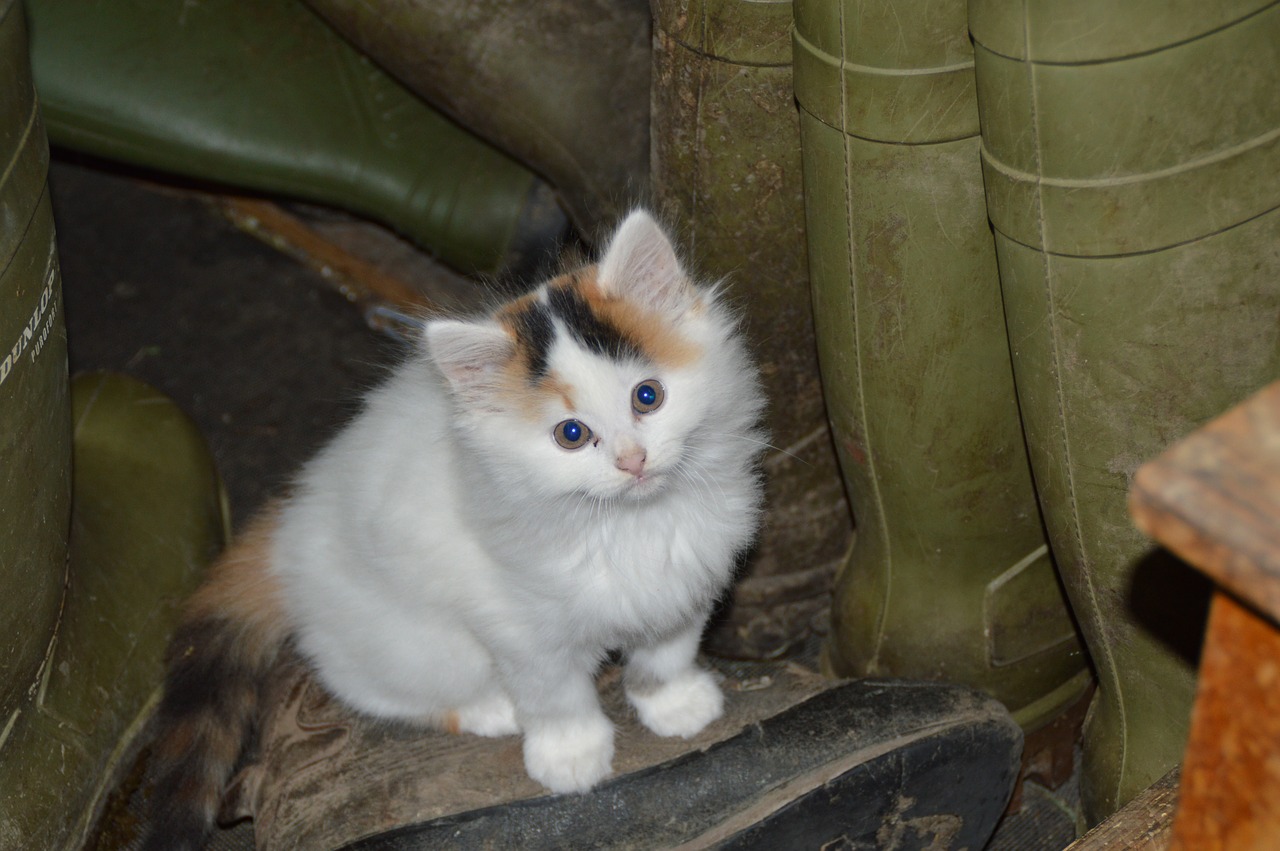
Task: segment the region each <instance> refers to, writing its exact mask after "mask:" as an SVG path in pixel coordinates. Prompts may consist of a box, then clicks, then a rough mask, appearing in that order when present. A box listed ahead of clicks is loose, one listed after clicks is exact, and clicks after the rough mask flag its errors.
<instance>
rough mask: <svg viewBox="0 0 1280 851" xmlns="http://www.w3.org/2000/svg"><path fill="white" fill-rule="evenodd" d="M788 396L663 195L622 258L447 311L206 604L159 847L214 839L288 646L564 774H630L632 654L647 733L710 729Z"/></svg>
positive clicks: (409, 715) (172, 686) (193, 620)
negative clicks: (688, 259)
mask: <svg viewBox="0 0 1280 851" xmlns="http://www.w3.org/2000/svg"><path fill="white" fill-rule="evenodd" d="M763 407H764V399H763V396H762V394H761V390H760V386H759V383H758V379H757V375H756V372H755V369H754V367H753V366H752V364H751V361H750V359H749V357H748V354H747V350H746V348H745V345H744V343H743V340H742V338H741V337H740V336H739V333H738V329H737V323H736V322H735V320H734V318H733V316H732V315H731V314H730V312H729V311H728V310H727V309H726V307H725V306H724V305H723V304H722V303H721V301H720V294H719V292H718V291H717V290H716V289H714V288H707V289H704V288H699V287H697V286H695V285H694V284H693V283H692V282H691V281H690V280H689V279H688V278H687V277H686V275H685V273H684V271H683V270H682V268H681V265H680V262H679V260H678V259H677V256H676V253H675V250H674V248H673V247H672V244H671V242H670V240H669V239H668V237H667V236H666V234H665V233H664V232H663V231H662V229H661V228H660V227H659V226H658V225H657V224H656V223H655V222H654V220H653V219H652V218H650V217H649V216H648V215H647V214H646V213H644V212H636V213H633V214H632V215H631V216H630V217H628V218H627V219H626V221H624V222H623V224H622V225H621V227H620V228H619V229H618V231H617V233H616V234H615V235H614V237H613V239H612V240H611V242H610V243H609V245H608V247H607V249H606V251H605V253H604V256H603V259H602V260H601V262H600V263H599V265H598V266H588V267H586V268H583V269H580V270H578V271H576V272H574V273H571V274H568V275H564V276H562V277H559V278H555V279H553V280H551V281H549V282H547V283H545V284H543V285H542V286H541V287H539V288H538V289H536V290H535V291H533V292H532V293H530V294H528V295H526V296H523V297H522V298H519V299H517V300H515V301H513V302H510V303H508V304H506V305H504V306H502V307H500V308H498V309H497V310H496V311H494V312H493V313H492V314H491V315H489V316H487V317H484V318H480V319H475V320H457V319H436V320H432V321H429V322H428V323H427V324H426V327H425V333H424V346H423V351H422V352H421V353H419V354H418V355H416V356H414V357H413V358H411V359H410V360H409V361H408V362H406V363H405V364H403V365H402V366H400V367H399V368H398V369H397V370H395V371H394V372H393V374H392V375H391V376H390V378H389V380H388V381H387V382H386V383H385V384H384V385H383V386H381V387H380V388H378V389H376V390H374V391H373V392H372V393H371V394H370V395H369V397H368V399H367V401H366V404H365V407H364V409H363V412H362V413H361V414H360V415H359V416H357V418H356V419H355V420H354V421H353V422H352V423H351V424H350V425H348V426H347V427H346V428H345V429H344V430H343V431H342V432H341V433H339V434H338V435H337V437H336V438H335V439H334V440H333V441H332V442H331V443H330V444H329V445H328V447H327V448H325V449H324V450H322V451H321V452H320V453H319V455H318V456H317V457H316V458H315V459H313V460H312V461H311V462H310V463H309V464H308V465H307V466H306V467H305V468H304V469H303V471H302V473H301V475H300V477H299V478H298V480H297V483H296V486H295V488H294V491H293V493H292V495H291V496H290V497H289V498H287V499H286V500H284V501H282V502H280V503H278V504H276V505H274V506H272V507H269V508H268V509H267V510H266V511H264V512H262V513H261V514H260V515H259V516H258V518H257V519H256V520H255V521H254V522H253V523H252V524H251V526H250V528H249V529H248V530H247V531H246V533H245V534H244V535H243V536H242V537H241V538H240V539H239V540H238V542H237V543H236V544H235V545H233V546H232V547H231V548H230V549H229V550H228V551H227V552H226V553H225V554H224V555H223V557H222V558H221V559H219V561H218V562H217V564H215V566H214V567H213V568H212V570H211V573H210V577H209V579H208V580H207V581H206V583H205V584H204V585H203V586H202V587H201V589H200V590H199V591H197V593H196V594H195V595H194V597H193V598H192V600H191V601H190V603H189V604H188V606H187V608H186V610H185V613H184V618H183V621H182V623H181V625H180V626H179V628H178V630H177V632H176V633H175V635H174V638H173V642H172V644H171V647H170V651H169V659H168V665H169V668H168V676H167V680H166V694H165V698H164V701H163V703H162V706H161V709H160V712H159V720H158V725H159V734H158V737H157V744H156V747H155V749H154V754H155V759H156V761H157V764H158V767H159V770H160V772H161V773H160V779H159V782H158V783H157V789H156V795H157V807H156V808H157V819H156V828H155V833H154V835H153V836H152V838H151V844H150V845H149V846H148V847H149V848H153V849H158V848H166V849H174V848H196V847H199V842H200V841H201V840H202V839H203V837H204V836H205V835H206V834H207V832H208V830H209V829H210V827H211V826H212V821H213V818H214V814H215V812H216V810H217V803H218V799H219V797H220V794H221V789H222V786H223V785H224V784H225V782H226V781H227V779H228V778H229V776H230V774H231V772H232V770H233V769H234V767H235V763H236V761H237V760H238V759H239V757H240V754H241V753H242V751H243V749H244V747H245V745H246V743H247V740H248V739H249V737H250V736H251V731H252V729H253V728H254V726H255V721H256V715H257V711H258V709H257V705H256V702H257V694H258V684H259V681H260V680H261V679H262V678H263V677H264V676H265V673H266V671H267V669H268V667H269V666H270V665H271V663H272V662H273V660H274V658H275V657H276V654H277V652H278V651H279V649H280V648H281V647H282V646H283V645H284V644H285V643H286V642H291V643H292V644H293V646H295V647H296V648H297V650H298V651H300V653H301V654H302V656H303V657H304V658H305V659H307V660H308V662H309V663H310V665H311V666H312V668H313V669H314V672H315V675H316V677H317V678H318V680H319V681H320V682H321V683H322V684H323V685H324V686H325V687H326V688H327V690H328V691H329V692H330V693H332V694H333V695H334V696H335V697H337V698H338V699H340V700H341V701H343V702H345V703H346V704H348V705H349V706H351V707H353V708H354V709H356V710H359V711H362V712H365V713H368V714H369V715H372V716H376V717H380V718H393V719H402V720H407V721H413V722H421V723H427V724H434V725H438V726H442V727H445V728H447V729H450V730H454V731H463V732H468V733H475V734H479V735H482V736H505V735H514V734H516V733H522V734H523V736H524V762H525V768H526V770H527V771H528V773H529V776H530V777H532V778H533V779H534V780H537V781H538V782H539V783H541V784H543V785H544V786H546V787H547V788H548V789H550V790H552V791H554V792H582V791H585V790H587V789H590V788H591V787H592V786H594V785H595V784H597V783H598V782H600V780H601V779H603V778H604V777H606V776H607V775H608V774H609V771H610V763H611V760H612V757H613V727H612V725H611V724H610V722H609V720H608V719H607V718H606V717H605V715H604V713H603V712H602V711H601V709H600V705H599V702H598V700H597V696H596V689H595V685H594V679H593V678H594V675H595V673H596V670H597V668H598V666H599V665H600V663H601V661H602V660H603V659H604V658H605V656H606V655H607V654H608V653H609V652H611V651H615V650H620V651H622V652H623V653H624V654H625V659H626V670H625V679H624V682H625V691H626V695H627V698H628V700H629V702H630V703H631V705H632V707H634V709H635V711H636V713H637V714H638V716H639V718H640V720H641V721H642V722H643V723H644V725H645V726H646V727H648V728H649V729H650V730H652V731H653V732H654V733H657V734H658V735H660V736H685V737H688V736H692V735H694V734H696V733H697V732H699V731H700V730H701V729H702V728H703V727H704V726H706V725H707V724H708V723H709V722H711V721H713V720H714V719H716V718H717V717H719V716H720V714H721V711H722V705H723V698H722V696H721V693H720V689H719V686H718V685H717V683H716V680H715V679H714V678H713V676H712V675H711V674H710V673H708V672H707V671H704V670H702V669H701V668H699V667H698V666H697V663H696V661H695V654H696V652H697V647H698V641H699V637H700V634H701V632H702V629H703V626H704V624H705V622H706V619H707V616H708V614H709V612H710V610H711V608H712V606H713V605H714V603H715V602H716V600H717V598H718V597H719V596H720V595H721V594H723V593H724V591H725V590H726V587H727V585H728V584H729V581H730V578H731V573H732V571H733V567H734V563H735V559H736V558H737V557H738V556H739V554H740V553H741V552H742V551H743V550H744V549H745V548H746V547H747V546H748V545H749V543H750V541H751V539H752V537H753V535H754V532H755V529H756V525H757V521H758V517H759V513H760V507H761V499H762V493H761V483H760V480H759V476H758V472H757V468H758V464H757V461H758V458H759V454H760V450H761V449H762V447H763V445H764V439H765V436H764V434H763V433H762V431H761V429H760V425H759V422H760V417H761V414H762V410H763Z"/></svg>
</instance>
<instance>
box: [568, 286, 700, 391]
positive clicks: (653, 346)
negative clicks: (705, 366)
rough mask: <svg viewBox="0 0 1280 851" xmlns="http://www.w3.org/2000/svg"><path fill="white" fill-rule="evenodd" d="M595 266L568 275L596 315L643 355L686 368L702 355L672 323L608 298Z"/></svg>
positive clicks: (610, 297) (652, 360) (666, 364)
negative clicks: (602, 289) (601, 285)
mask: <svg viewBox="0 0 1280 851" xmlns="http://www.w3.org/2000/svg"><path fill="white" fill-rule="evenodd" d="M596 272H597V270H596V267H595V266H587V267H586V268H584V269H582V270H580V271H579V272H578V273H576V274H575V275H572V276H569V280H568V281H567V282H566V285H568V286H574V287H576V288H577V290H578V292H579V293H581V294H582V297H583V298H585V299H586V301H587V304H589V305H590V306H591V310H592V312H593V313H595V315H596V316H598V317H600V319H601V320H603V321H604V322H606V323H608V324H610V325H612V326H613V327H614V328H617V329H618V331H619V332H620V333H621V334H622V335H623V336H625V337H626V338H627V339H628V340H631V341H632V342H633V343H634V344H635V345H636V347H637V348H638V349H639V350H640V351H641V352H642V353H643V354H644V356H645V357H646V358H647V359H648V360H650V361H651V362H653V363H654V364H656V365H658V366H663V367H668V368H678V367H682V366H687V365H688V364H689V363H691V362H692V361H694V360H695V359H696V358H697V357H698V356H699V355H700V354H701V351H702V350H701V348H700V347H699V346H698V344H696V343H694V342H693V341H692V340H689V339H688V338H686V337H684V336H683V335H682V334H680V333H679V332H678V331H677V330H676V329H675V328H673V327H671V320H670V319H668V318H666V317H663V316H662V315H660V314H658V313H656V312H655V311H652V310H647V309H645V308H644V307H643V306H641V305H638V304H636V303H635V302H632V301H627V300H626V299H621V298H615V297H612V296H609V295H606V294H605V293H604V292H602V291H601V290H600V284H599V280H598V279H597V277H596Z"/></svg>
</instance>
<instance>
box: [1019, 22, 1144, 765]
mask: <svg viewBox="0 0 1280 851" xmlns="http://www.w3.org/2000/svg"><path fill="white" fill-rule="evenodd" d="M1029 7H1030V3H1029V2H1028V0H1023V3H1022V38H1023V56H1025V57H1026V58H1025V59H1024V60H1023V61H1024V62H1025V63H1026V66H1027V75H1028V83H1029V84H1030V87H1031V92H1030V94H1031V131H1032V133H1034V134H1035V139H1034V144H1033V145H1032V150H1033V151H1034V152H1035V169H1036V208H1037V209H1036V218H1037V224H1038V225H1039V229H1040V257H1041V265H1042V269H1043V275H1042V280H1043V281H1044V288H1045V300H1046V304H1047V306H1048V310H1047V313H1048V326H1049V341H1050V344H1051V347H1052V358H1053V372H1054V393H1055V396H1056V397H1057V405H1058V427H1059V429H1060V432H1061V439H1062V450H1063V454H1064V458H1065V461H1066V465H1065V466H1066V480H1067V492H1068V494H1069V497H1070V502H1071V519H1072V522H1073V524H1074V526H1075V529H1074V532H1075V539H1076V550H1077V552H1078V553H1079V556H1080V572H1081V574H1082V578H1083V580H1084V581H1083V585H1084V587H1085V590H1086V591H1087V592H1088V594H1089V606H1090V608H1091V609H1092V611H1093V618H1094V622H1095V624H1096V625H1097V632H1098V633H1099V634H1101V633H1102V631H1103V623H1102V619H1101V617H1100V616H1099V608H1098V592H1097V589H1096V588H1095V587H1094V582H1093V576H1092V574H1091V573H1090V572H1089V570H1088V569H1087V566H1088V562H1089V560H1088V558H1087V556H1086V555H1085V546H1084V535H1083V534H1082V532H1081V528H1080V506H1079V502H1078V501H1077V499H1076V480H1075V473H1074V468H1073V467H1072V463H1071V440H1070V438H1069V437H1068V435H1067V412H1066V403H1065V401H1064V399H1063V387H1062V355H1061V350H1060V343H1059V338H1058V321H1057V313H1056V310H1055V308H1056V304H1055V301H1054V292H1053V283H1052V280H1053V279H1052V276H1051V274H1050V272H1051V269H1050V267H1051V264H1052V256H1051V254H1050V251H1049V241H1048V233H1047V227H1046V222H1045V218H1044V163H1043V162H1042V160H1041V150H1042V148H1041V136H1040V99H1039V92H1038V89H1037V87H1036V63H1035V62H1034V61H1033V59H1032V54H1031V11H1030V8H1029ZM1100 637H1101V638H1103V639H1104V640H1102V641H1100V642H1098V643H1099V644H1100V645H1101V646H1100V647H1099V648H1097V649H1098V650H1100V651H1101V652H1102V654H1103V655H1104V656H1105V657H1106V660H1107V668H1108V670H1109V671H1110V672H1111V676H1110V680H1111V693H1112V696H1113V699H1114V700H1115V701H1116V704H1117V706H1118V709H1119V711H1118V712H1117V713H1116V716H1117V718H1118V720H1119V724H1120V743H1121V745H1120V775H1121V776H1123V775H1124V771H1125V765H1126V763H1127V762H1128V748H1127V747H1125V742H1126V741H1127V738H1128V737H1127V735H1126V729H1125V728H1126V726H1127V724H1128V722H1127V720H1126V718H1125V713H1124V694H1123V693H1122V691H1121V690H1120V688H1119V681H1118V678H1117V677H1116V666H1115V659H1114V657H1113V656H1112V654H1111V647H1110V644H1109V643H1108V642H1107V641H1106V640H1105V637H1104V636H1101V635H1100ZM1089 649H1090V650H1091V651H1092V650H1094V648H1092V647H1091V648H1089Z"/></svg>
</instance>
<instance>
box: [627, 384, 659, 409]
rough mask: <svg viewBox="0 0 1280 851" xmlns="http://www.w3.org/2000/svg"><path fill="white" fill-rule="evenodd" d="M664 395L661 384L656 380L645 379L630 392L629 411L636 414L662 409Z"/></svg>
mask: <svg viewBox="0 0 1280 851" xmlns="http://www.w3.org/2000/svg"><path fill="white" fill-rule="evenodd" d="M666 395H667V394H666V391H664V390H663V389H662V382H660V381H658V379H656V378H649V379H645V380H644V381H641V382H640V383H639V384H637V385H636V387H635V389H634V390H632V391H631V409H632V410H633V411H635V412H636V413H637V414H647V413H649V412H650V411H656V410H658V408H660V407H662V400H663V399H665V398H666Z"/></svg>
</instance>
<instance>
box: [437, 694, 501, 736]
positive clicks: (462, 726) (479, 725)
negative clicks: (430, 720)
mask: <svg viewBox="0 0 1280 851" xmlns="http://www.w3.org/2000/svg"><path fill="white" fill-rule="evenodd" d="M445 723H446V726H447V727H448V729H449V730H450V732H454V733H474V734H475V735H477V736H489V737H494V738H496V737H498V736H514V735H515V734H516V733H519V732H520V724H519V722H517V721H516V707H515V704H513V703H512V702H511V698H510V697H507V694H506V692H504V691H502V690H495V691H493V692H491V693H489V694H488V695H486V696H485V697H483V698H481V699H479V700H476V701H474V702H472V703H469V704H467V705H466V706H463V707H461V708H459V709H456V710H454V711H453V712H450V713H449V714H448V715H447V716H446V722H445Z"/></svg>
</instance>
